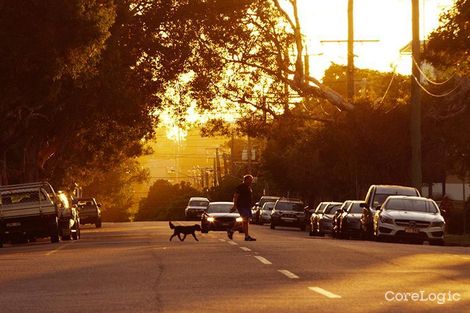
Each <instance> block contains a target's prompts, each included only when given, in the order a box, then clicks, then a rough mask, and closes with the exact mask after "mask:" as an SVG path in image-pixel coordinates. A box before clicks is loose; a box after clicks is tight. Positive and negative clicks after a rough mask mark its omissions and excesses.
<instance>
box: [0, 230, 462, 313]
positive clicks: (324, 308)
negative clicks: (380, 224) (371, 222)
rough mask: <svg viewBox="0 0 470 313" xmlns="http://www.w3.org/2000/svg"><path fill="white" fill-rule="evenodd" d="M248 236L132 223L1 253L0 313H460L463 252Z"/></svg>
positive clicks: (259, 233) (301, 236)
mask: <svg viewBox="0 0 470 313" xmlns="http://www.w3.org/2000/svg"><path fill="white" fill-rule="evenodd" d="M175 224H180V225H187V224H192V223H191V222H176V223H175ZM250 226H251V229H252V235H254V236H255V237H256V238H257V239H258V241H256V242H245V241H243V237H242V235H240V234H235V235H234V240H233V241H231V240H228V239H227V237H226V234H225V233H223V232H211V233H209V234H200V233H198V235H197V236H198V238H199V239H200V241H199V242H196V241H195V240H194V239H193V238H192V237H187V238H186V241H184V242H180V241H179V240H177V238H174V239H173V241H172V242H169V241H168V239H169V237H170V235H171V231H170V229H169V227H168V223H167V222H142V223H119V224H112V223H105V224H104V226H103V228H102V229H95V228H92V227H86V228H85V229H83V231H82V239H80V240H78V241H69V242H61V243H59V244H50V243H49V242H48V241H47V240H39V241H38V242H35V243H30V244H23V245H5V247H4V248H2V249H0V312H2V313H11V312H15V313H16V312H21V313H24V312H31V313H41V312H44V313H46V312H47V313H54V312H57V313H59V312H60V313H64V312H67V313H71V312H97V313H98V312H113V313H118V312H133V313H138V312H236V313H241V312H269V313H273V312H374V313H382V312H430V313H434V312H446V313H447V312H459V313H460V312H470V248H464V247H436V246H426V245H411V244H396V243H378V242H368V241H358V240H335V239H331V238H328V237H325V238H317V237H309V236H308V235H307V234H306V233H304V232H300V231H299V230H297V229H289V228H276V229H275V230H271V229H269V227H268V226H258V225H250ZM444 296H445V299H444ZM413 297H414V299H416V300H414V301H413ZM418 297H419V299H418ZM404 299H408V301H405V300H404ZM421 300H422V301H421ZM440 303H441V304H440Z"/></svg>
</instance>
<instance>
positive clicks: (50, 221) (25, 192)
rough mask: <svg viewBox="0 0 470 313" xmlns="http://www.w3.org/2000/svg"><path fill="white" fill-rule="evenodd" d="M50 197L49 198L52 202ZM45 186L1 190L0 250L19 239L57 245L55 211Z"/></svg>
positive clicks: (49, 187)
mask: <svg viewBox="0 0 470 313" xmlns="http://www.w3.org/2000/svg"><path fill="white" fill-rule="evenodd" d="M51 195H52V198H51ZM54 197H55V192H54V189H53V188H52V186H51V185H50V184H48V183H44V182H38V183H30V184H20V185H5V186H0V247H2V246H3V243H4V242H7V241H14V240H17V239H18V238H20V239H21V238H29V239H35V238H41V237H50V239H51V242H52V243H55V242H59V225H58V208H57V205H56V203H55V201H54V200H53V198H54Z"/></svg>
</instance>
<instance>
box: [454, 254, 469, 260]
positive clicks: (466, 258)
mask: <svg viewBox="0 0 470 313" xmlns="http://www.w3.org/2000/svg"><path fill="white" fill-rule="evenodd" d="M454 256H456V257H459V258H462V259H464V260H470V257H466V256H463V255H459V254H454Z"/></svg>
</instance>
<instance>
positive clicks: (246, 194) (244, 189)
mask: <svg viewBox="0 0 470 313" xmlns="http://www.w3.org/2000/svg"><path fill="white" fill-rule="evenodd" d="M252 183H253V176H251V175H245V176H243V183H242V184H240V185H238V186H237V188H236V189H235V193H234V195H233V208H232V210H231V211H232V212H235V211H236V210H237V211H238V213H240V216H241V217H242V219H243V221H242V227H243V232H244V233H245V241H256V239H255V238H253V237H250V234H249V233H248V224H249V220H250V218H251V207H252V205H253V190H252V189H251V184H252ZM227 236H228V238H229V239H232V238H233V229H232V228H229V229H228V230H227Z"/></svg>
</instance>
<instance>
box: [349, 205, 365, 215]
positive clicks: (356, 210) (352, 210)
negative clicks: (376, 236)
mask: <svg viewBox="0 0 470 313" xmlns="http://www.w3.org/2000/svg"><path fill="white" fill-rule="evenodd" d="M349 213H362V208H361V205H360V203H353V204H352V205H351V207H350V208H349Z"/></svg>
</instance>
